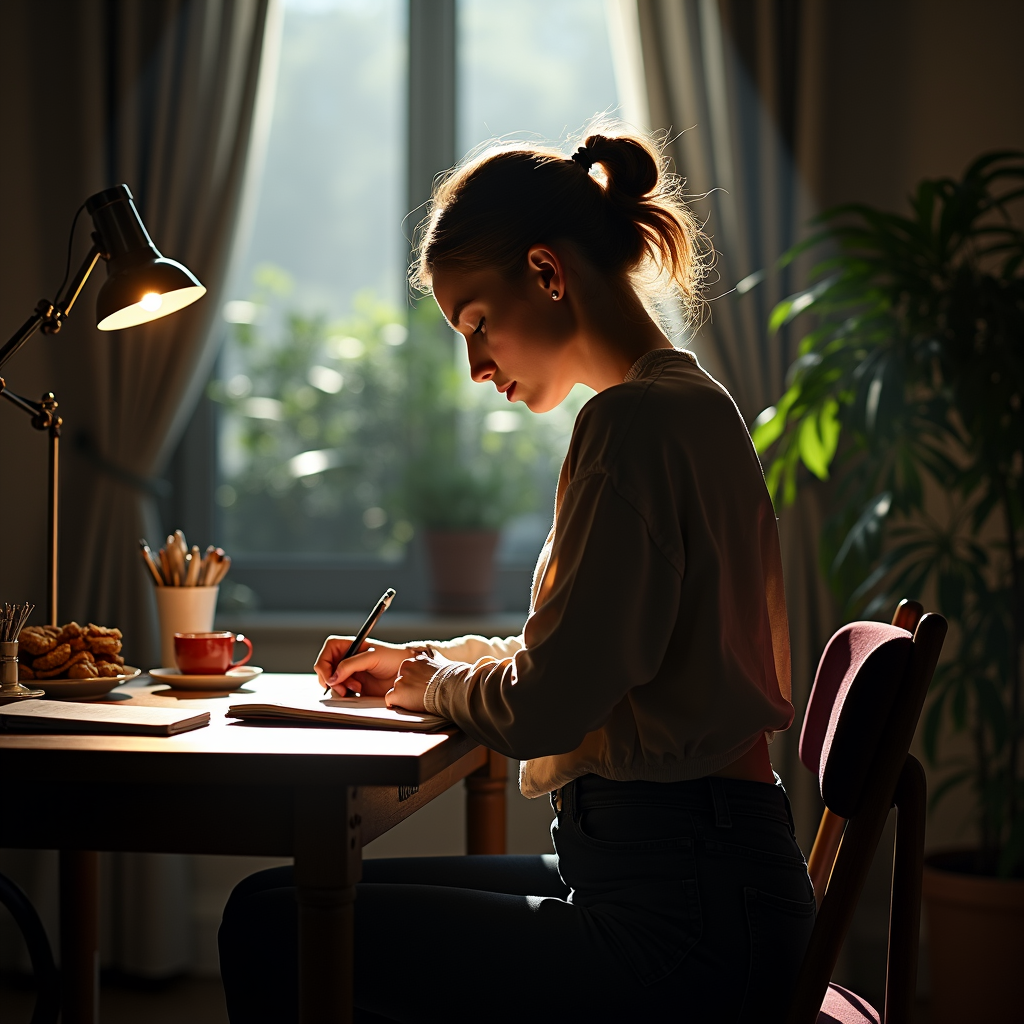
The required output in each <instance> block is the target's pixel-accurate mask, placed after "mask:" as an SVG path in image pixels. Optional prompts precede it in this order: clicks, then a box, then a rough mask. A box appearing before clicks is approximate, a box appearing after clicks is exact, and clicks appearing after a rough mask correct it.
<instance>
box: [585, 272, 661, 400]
mask: <svg viewBox="0 0 1024 1024" xmlns="http://www.w3.org/2000/svg"><path fill="white" fill-rule="evenodd" d="M576 294H579V295H580V299H579V301H578V303H577V302H574V303H573V305H574V307H575V308H574V310H573V312H574V313H575V315H576V323H577V325H578V328H577V332H576V339H575V342H576V344H575V345H574V346H573V348H574V349H575V350H576V351H575V353H574V355H575V360H576V363H577V365H578V366H579V368H580V372H579V374H578V379H579V381H580V383H581V384H586V385H587V387H590V388H593V389H594V390H595V391H604V390H605V389H606V388H610V387H613V386H614V385H616V384H621V383H622V379H623V378H624V377H625V376H626V374H627V373H628V372H629V368H630V367H631V366H632V365H633V364H634V363H635V362H636V361H637V360H638V359H639V358H640V357H641V356H642V355H644V354H645V353H647V352H651V351H653V350H654V349H658V348H671V347H672V343H671V342H670V341H669V340H668V338H667V337H665V334H664V333H663V332H662V330H661V328H660V327H659V326H658V325H657V324H656V323H655V322H654V321H653V320H652V319H651V317H650V314H649V313H648V312H647V310H646V309H645V308H644V305H643V303H642V302H641V301H640V298H639V297H638V296H637V294H636V292H635V291H634V290H633V288H632V286H631V285H630V284H629V283H628V282H626V281H621V282H620V281H609V280H608V279H606V278H602V279H601V280H600V281H596V282H594V284H593V286H591V287H589V288H584V289H581V290H580V291H578V292H576Z"/></svg>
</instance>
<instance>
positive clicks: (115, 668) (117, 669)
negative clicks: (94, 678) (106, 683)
mask: <svg viewBox="0 0 1024 1024" xmlns="http://www.w3.org/2000/svg"><path fill="white" fill-rule="evenodd" d="M96 672H97V674H99V675H101V676H104V677H107V678H109V677H110V676H119V675H121V674H122V672H123V669H122V667H121V666H120V665H118V664H117V662H116V661H104V662H101V663H98V664H97V665H96Z"/></svg>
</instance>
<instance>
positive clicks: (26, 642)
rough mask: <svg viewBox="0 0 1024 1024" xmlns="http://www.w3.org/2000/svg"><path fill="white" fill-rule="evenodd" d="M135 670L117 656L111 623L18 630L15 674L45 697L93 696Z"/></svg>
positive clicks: (118, 644)
mask: <svg viewBox="0 0 1024 1024" xmlns="http://www.w3.org/2000/svg"><path fill="white" fill-rule="evenodd" d="M138 674H139V669H137V668H134V667H133V666H131V665H126V664H125V663H124V658H123V657H122V656H121V630H119V629H115V628H113V627H110V626H97V625H96V624H95V623H93V622H90V623H89V624H88V625H87V626H80V625H79V624H78V623H77V622H69V623H67V625H64V626H26V627H25V628H24V629H23V630H22V631H21V633H20V634H19V635H18V679H19V680H20V681H21V682H33V683H35V685H36V686H38V687H40V688H42V689H43V690H44V691H45V692H46V696H47V697H57V698H68V697H70V698H73V699H78V698H81V697H98V696H100V695H101V694H104V693H109V692H110V691H111V690H113V689H114V688H115V687H117V686H120V685H121V684H122V683H123V682H125V681H126V680H128V679H131V678H132V677H133V676H137V675H138Z"/></svg>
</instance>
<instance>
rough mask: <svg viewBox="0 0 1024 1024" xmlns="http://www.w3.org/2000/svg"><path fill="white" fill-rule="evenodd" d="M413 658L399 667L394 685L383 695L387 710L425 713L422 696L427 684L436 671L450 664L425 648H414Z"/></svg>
mask: <svg viewBox="0 0 1024 1024" xmlns="http://www.w3.org/2000/svg"><path fill="white" fill-rule="evenodd" d="M414 650H416V651H417V653H416V654H415V656H414V657H411V658H406V659H405V661H403V662H402V664H401V665H400V666H399V669H398V677H397V678H396V679H395V685H394V687H393V688H392V689H390V690H388V692H387V693H386V694H384V703H385V704H387V706H388V707H389V708H405V710H406V711H426V710H427V709H426V708H425V707H424V706H423V695H424V694H425V693H426V692H427V684H428V683H429V682H430V680H431V679H433V677H434V673H435V672H437V670H438V669H441V668H444V666H445V665H450V664H451V662H450V661H449V660H448V659H447V658H445V657H443V656H442V655H440V654H438V653H437V651H435V650H432V649H431V648H429V647H428V648H427V649H426V650H423V649H422V648H418V649H416V648H414Z"/></svg>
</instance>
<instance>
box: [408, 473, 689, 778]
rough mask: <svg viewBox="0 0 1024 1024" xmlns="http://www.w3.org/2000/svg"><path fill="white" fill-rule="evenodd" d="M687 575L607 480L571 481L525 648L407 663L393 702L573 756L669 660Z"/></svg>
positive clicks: (495, 737) (528, 748) (533, 753)
mask: <svg viewBox="0 0 1024 1024" xmlns="http://www.w3.org/2000/svg"><path fill="white" fill-rule="evenodd" d="M680 584H681V576H680V571H679V567H677V566H675V565H673V564H671V563H670V562H669V561H668V559H667V558H666V557H665V556H664V555H663V554H662V552H661V551H660V549H659V548H658V546H657V545H656V544H655V543H654V541H653V540H652V539H651V537H650V534H649V533H648V530H647V524H646V522H645V521H644V519H643V517H642V516H641V515H640V514H639V513H638V512H637V511H636V509H635V508H634V507H633V506H632V505H631V504H630V503H629V502H628V501H626V500H625V499H624V498H623V497H622V496H621V495H619V494H618V493H617V492H616V490H615V489H614V487H613V486H612V484H611V482H610V480H609V479H608V478H607V477H606V476H605V475H604V474H601V473H595V474H592V475H590V476H587V477H585V478H583V479H582V480H578V481H574V482H573V484H572V485H571V486H570V487H569V489H568V490H567V491H566V494H565V497H564V499H563V502H562V506H561V508H560V509H559V514H558V526H557V530H556V534H555V542H554V546H553V548H552V551H551V558H550V560H549V563H548V569H547V572H546V573H545V575H544V579H543V581H542V583H541V587H540V591H539V593H538V598H537V602H536V605H535V608H534V611H533V614H532V615H531V616H530V618H529V620H528V621H527V623H526V630H525V634H524V637H525V646H524V647H523V648H522V649H521V650H519V651H518V652H516V653H515V654H514V655H513V656H512V657H507V658H503V659H500V660H491V659H487V660H483V661H478V662H477V663H476V664H475V665H466V664H458V663H456V664H450V665H443V664H441V665H437V666H435V665H432V664H431V662H430V660H429V659H423V660H417V661H407V662H406V663H405V664H404V665H403V666H402V667H401V671H400V674H399V678H398V680H397V683H396V687H395V690H394V692H393V693H392V694H390V695H389V698H388V699H389V701H391V702H392V703H394V704H397V705H400V706H402V707H413V708H416V707H423V708H425V709H426V710H427V711H432V712H434V713H436V714H440V715H443V716H444V717H446V718H450V719H451V720H453V721H454V722H455V723H456V724H457V725H459V726H461V727H462V728H463V729H464V730H465V731H466V732H467V733H469V734H470V735H471V736H473V737H474V738H475V739H477V740H479V741H480V742H482V743H484V744H486V745H487V746H489V747H491V748H492V749H494V750H498V751H501V752H503V753H506V754H509V755H510V756H514V757H520V758H530V757H539V756H544V755H547V754H556V753H563V752H566V751H569V750H573V749H575V748H576V747H577V746H578V745H579V744H580V742H581V741H582V739H583V737H584V736H585V735H586V734H587V733H588V732H590V731H591V730H593V729H596V728H598V727H599V726H600V725H601V724H602V723H603V722H604V721H605V720H606V719H607V717H608V715H609V713H610V712H611V710H612V708H613V707H614V706H615V705H616V704H617V703H618V702H619V701H620V700H622V698H623V697H624V696H625V695H626V694H627V693H628V692H629V690H630V689H632V688H633V687H635V686H642V685H643V684H644V683H647V682H650V680H651V679H652V678H653V677H654V676H655V674H656V673H657V671H658V668H659V667H660V665H661V663H662V660H663V659H664V655H665V650H666V648H667V646H668V642H669V638H670V637H671V634H672V631H673V628H674V626H675V622H676V616H677V613H678V607H679V592H680Z"/></svg>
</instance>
